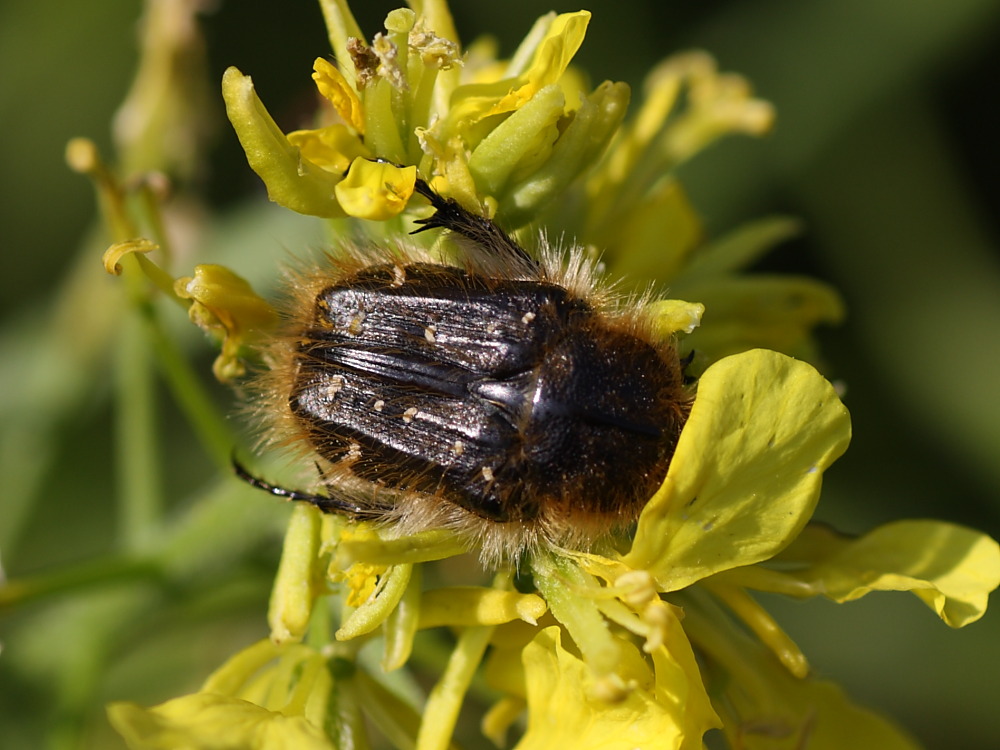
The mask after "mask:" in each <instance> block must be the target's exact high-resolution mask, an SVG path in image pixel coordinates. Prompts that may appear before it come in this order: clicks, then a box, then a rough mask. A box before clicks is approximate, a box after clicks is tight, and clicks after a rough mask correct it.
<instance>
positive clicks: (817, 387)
mask: <svg viewBox="0 0 1000 750" xmlns="http://www.w3.org/2000/svg"><path fill="white" fill-rule="evenodd" d="M850 432H851V423H850V417H849V416H848V413H847V409H846V408H844V405H843V404H842V403H840V399H838V398H837V395H836V393H835V392H834V390H833V386H831V385H830V383H828V382H827V381H826V380H825V379H824V378H823V377H822V376H821V375H820V374H819V373H818V372H816V370H815V369H813V368H812V367H811V366H809V365H807V364H805V363H804V362H798V361H796V360H793V359H790V358H789V357H785V356H783V355H781V354H778V353H776V352H772V351H765V350H755V351H752V352H747V353H745V354H740V355H736V356H734V357H728V358H726V359H724V360H722V361H720V362H717V363H716V364H714V365H713V366H712V367H710V368H709V369H708V371H707V372H706V373H705V374H704V375H703V376H702V378H701V381H700V383H699V386H698V395H697V398H696V399H695V402H694V406H693V408H692V410H691V416H690V418H689V419H688V422H687V424H686V425H685V427H684V430H683V432H682V433H681V437H680V440H679V441H678V444H677V450H676V452H675V453H674V457H673V461H672V462H671V464H670V469H669V471H668V473H667V479H666V481H665V482H664V484H663V486H662V487H661V489H660V490H659V492H657V493H656V495H654V496H653V498H652V499H651V500H650V502H649V503H648V504H647V505H646V507H645V508H644V509H643V512H642V515H641V516H640V518H639V523H638V527H637V529H636V535H635V541H634V542H633V545H632V549H631V551H630V552H629V553H628V554H627V555H626V556H625V558H624V563H625V564H626V565H628V566H629V567H631V568H633V569H636V570H648V571H649V572H650V573H652V574H653V576H654V577H655V578H656V579H657V583H658V584H659V585H660V587H661V590H664V591H673V590H677V589H681V588H683V587H685V586H688V585H690V584H691V583H693V582H695V581H697V580H699V579H701V578H704V577H706V576H708V575H711V574H713V573H716V572H718V571H721V570H727V569H729V568H734V567H737V566H741V565H750V564H752V563H754V562H759V561H761V560H765V559H768V558H770V557H772V556H773V555H774V554H776V553H777V552H778V551H780V550H781V549H782V548H784V547H785V546H786V545H787V544H788V543H789V542H790V541H791V540H792V539H793V538H794V537H795V536H796V535H797V534H798V532H799V531H800V530H801V529H802V527H803V526H804V525H805V523H806V522H807V521H808V520H809V517H810V516H811V515H812V512H813V509H814V507H815V505H816V501H817V499H818V497H819V491H820V485H821V483H822V476H823V471H824V469H826V467H827V466H829V465H830V464H831V463H832V462H833V461H834V460H836V459H837V457H839V456H840V455H841V454H842V453H843V452H844V451H845V450H846V448H847V444H848V442H849V441H850Z"/></svg>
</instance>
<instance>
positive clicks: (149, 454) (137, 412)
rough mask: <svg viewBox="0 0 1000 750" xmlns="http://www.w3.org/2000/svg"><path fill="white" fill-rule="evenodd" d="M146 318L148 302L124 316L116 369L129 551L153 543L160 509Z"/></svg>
mask: <svg viewBox="0 0 1000 750" xmlns="http://www.w3.org/2000/svg"><path fill="white" fill-rule="evenodd" d="M125 260H128V259H125ZM129 271H131V273H129V275H130V276H132V277H133V278H134V277H136V276H138V275H139V274H138V268H133V269H129ZM130 291H131V290H130ZM130 296H133V301H134V295H130ZM151 314H152V311H151V310H150V308H149V304H148V302H143V303H139V304H135V305H133V307H132V309H131V310H129V311H128V312H127V313H126V314H125V317H124V320H123V323H122V327H121V333H120V335H121V342H120V346H119V347H118V352H117V354H118V357H117V361H116V363H115V368H116V371H117V379H116V380H117V383H116V385H117V388H116V394H115V395H116V407H117V411H116V417H115V422H116V431H115V432H116V443H117V445H116V453H117V457H116V463H117V470H118V497H119V512H120V524H121V538H122V540H123V543H124V547H125V549H126V550H133V551H135V550H141V549H143V547H144V546H145V545H146V544H147V543H148V542H151V541H152V540H153V538H154V536H155V533H156V530H157V528H158V527H159V524H160V520H161V519H160V514H161V508H162V498H161V490H160V465H159V462H158V461H157V455H158V452H157V442H158V441H157V439H156V427H155V425H156V406H155V402H156V394H155V383H154V380H153V371H152V366H151V359H152V357H151V347H150V343H149V340H148V338H147V336H146V325H145V321H144V319H145V318H146V317H147V316H149V315H151Z"/></svg>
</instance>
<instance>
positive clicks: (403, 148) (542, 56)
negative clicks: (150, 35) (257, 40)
mask: <svg viewBox="0 0 1000 750" xmlns="http://www.w3.org/2000/svg"><path fill="white" fill-rule="evenodd" d="M333 5H335V6H336V8H337V10H336V12H331V11H329V10H328V12H327V22H328V25H329V27H330V36H331V39H333V40H334V52H335V54H336V57H337V62H338V64H339V69H338V68H337V67H334V66H333V65H332V64H330V63H329V62H327V61H326V60H323V59H317V60H316V63H315V65H314V73H313V79H314V80H315V82H316V85H317V88H318V90H319V93H320V94H321V95H322V97H323V98H324V99H325V100H326V101H327V102H328V103H329V104H330V110H331V111H330V117H329V120H330V121H329V122H327V123H324V124H323V125H322V126H321V127H319V128H316V129H313V130H304V131H297V132H294V133H289V134H288V135H287V136H286V135H285V134H283V133H281V132H280V131H279V130H278V128H277V126H276V125H275V124H274V121H273V120H272V119H271V117H270V115H268V113H267V111H266V109H265V108H264V105H263V104H262V103H261V101H260V100H259V99H258V98H257V95H256V94H255V92H254V89H253V85H252V83H251V81H250V79H249V78H248V77H247V76H245V75H243V74H242V73H240V72H239V71H237V70H236V69H235V68H230V69H229V70H228V71H227V72H226V75H225V76H224V78H223V96H224V97H225V100H226V109H227V112H228V114H229V119H230V121H231V122H232V124H233V127H234V128H235V129H236V132H237V134H238V136H239V138H240V142H241V143H242V145H243V148H244V150H245V151H246V154H247V158H248V160H249V162H250V166H251V167H253V169H254V170H255V171H256V172H257V174H258V175H260V177H261V179H262V180H263V181H264V183H265V185H266V186H267V189H268V194H269V195H270V197H271V199H272V200H274V201H276V202H277V203H280V204H281V205H283V206H286V207H288V208H291V209H293V210H295V211H299V212H301V213H306V214H312V215H315V216H323V217H328V218H335V217H343V216H354V217H359V218H377V219H385V218H388V217H390V216H394V215H396V214H399V213H400V212H401V211H403V209H404V208H405V207H406V199H407V198H408V197H409V195H410V192H412V181H410V184H409V190H407V189H405V187H404V186H402V185H401V184H400V182H399V181H397V180H395V179H390V180H388V181H387V180H383V179H382V178H383V176H384V175H383V174H380V173H376V171H374V170H371V169H370V168H369V169H366V170H365V171H364V172H361V171H360V170H359V171H358V172H355V169H357V166H355V167H351V165H352V164H353V165H358V164H359V159H365V158H368V159H370V158H380V159H384V160H386V161H388V162H390V163H393V164H400V165H412V166H416V167H418V169H419V171H420V173H421V175H423V176H424V177H425V179H428V180H430V181H431V182H432V184H433V186H434V188H435V189H436V190H437V191H438V192H440V193H442V194H444V195H446V196H449V197H453V198H455V199H456V200H458V201H459V202H460V203H461V204H462V205H463V206H465V207H466V208H468V209H470V210H472V211H475V212H477V213H480V214H483V215H492V214H493V213H495V212H496V211H497V210H499V211H500V213H501V214H502V216H503V219H504V223H505V226H507V227H508V228H515V227H518V226H521V225H523V224H525V223H527V222H528V221H530V220H531V219H532V218H533V217H534V216H535V215H536V214H537V213H538V211H539V210H540V209H541V208H542V207H544V206H545V205H546V204H548V203H549V202H551V201H552V200H553V199H554V198H555V197H556V196H557V195H559V194H560V193H561V192H562V191H563V190H564V189H565V188H566V186H567V185H569V184H570V182H572V181H573V180H574V179H575V178H576V177H577V176H578V175H580V174H581V172H582V171H583V170H584V168H586V167H587V166H589V165H590V164H591V163H592V162H593V161H595V160H596V159H597V157H598V156H600V154H601V153H602V152H603V150H604V148H605V146H606V145H607V143H608V141H609V140H610V139H611V137H612V136H613V134H614V133H615V130H616V129H617V127H618V125H619V124H620V122H621V120H622V118H623V117H624V114H625V107H626V105H627V103H628V87H627V86H625V85H624V84H621V83H605V84H602V85H601V86H598V87H597V88H596V89H595V90H593V91H590V92H588V91H585V90H582V89H581V88H580V85H579V78H578V77H577V76H575V75H573V74H572V72H571V71H570V69H569V65H570V61H571V60H572V58H573V55H574V54H575V53H576V51H577V49H578V48H579V47H580V44H581V43H582V41H583V37H584V34H585V32H586V29H587V24H588V23H589V21H590V13H588V12H587V11H579V12H577V13H567V14H563V15H558V16H557V15H556V14H554V13H550V14H549V15H547V16H544V17H543V18H541V19H539V21H538V23H537V24H536V26H535V28H534V29H533V30H532V33H531V34H529V36H528V37H527V38H526V39H525V42H524V43H523V44H522V46H521V47H520V48H519V49H518V51H517V52H516V53H515V55H514V57H513V58H512V59H511V60H510V61H509V62H506V63H502V62H500V61H496V62H495V64H491V65H478V66H476V67H475V68H474V69H470V70H469V71H468V74H467V75H463V73H464V72H465V71H464V69H463V55H462V51H461V47H460V45H459V42H458V39H457V38H456V37H455V35H454V29H453V27H452V23H451V17H450V14H449V12H448V10H447V7H446V6H445V5H444V4H443V3H427V4H426V5H425V6H424V7H423V12H422V13H421V12H419V11H418V12H414V11H412V10H406V9H400V10H396V11H393V12H392V13H390V14H389V16H388V17H387V18H386V24H385V27H386V32H385V33H384V34H377V35H376V36H375V38H374V39H373V40H372V41H371V43H370V44H366V43H365V42H364V41H362V40H361V39H360V33H359V32H358V31H357V25H356V23H355V22H354V19H353V17H352V16H351V14H350V10H349V9H348V8H347V7H346V4H342V3H335V4H333ZM417 7H418V8H420V7H421V6H420V5H418V6H417ZM349 167H350V168H351V173H352V174H350V175H349V176H348V177H347V178H346V179H348V180H349V181H350V188H351V189H350V191H347V190H346V189H345V188H344V187H341V186H342V185H343V182H342V181H344V180H345V172H347V170H348V168H349ZM384 170H385V168H383V172H384ZM338 188H340V189H338ZM357 190H363V191H364V193H365V197H364V199H363V200H362V201H360V203H359V202H358V201H356V200H354V199H353V197H352V196H353V195H355V194H356V192H355V191H357ZM498 207H499V209H498Z"/></svg>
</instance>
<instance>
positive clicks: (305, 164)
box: [222, 68, 344, 218]
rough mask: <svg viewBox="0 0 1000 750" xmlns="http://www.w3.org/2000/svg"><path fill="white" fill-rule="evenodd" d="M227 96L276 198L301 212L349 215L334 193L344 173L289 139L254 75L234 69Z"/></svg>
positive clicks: (253, 163) (250, 156)
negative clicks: (265, 102) (306, 153)
mask: <svg viewBox="0 0 1000 750" xmlns="http://www.w3.org/2000/svg"><path fill="white" fill-rule="evenodd" d="M222 96H223V98H224V99H225V101H226V114H227V115H228V116H229V121H230V122H231V123H232V124H233V129H234V130H236V135H237V136H238V137H239V139H240V144H241V145H242V146H243V150H244V151H245V152H246V155H247V161H248V162H249V163H250V167H251V168H252V169H253V171H254V172H256V173H257V175H258V176H259V177H260V178H261V179H262V180H263V181H264V185H265V186H266V187H267V194H268V197H269V198H270V199H271V200H272V201H274V202H275V203H278V204H280V205H282V206H284V207H285V208H290V209H292V210H293V211H298V212H299V213H301V214H309V215H311V216H322V217H327V218H334V217H342V216H344V211H343V210H342V209H341V208H340V206H339V204H338V203H337V200H336V198H335V197H334V187H335V186H336V185H337V183H339V182H340V180H341V177H340V175H336V174H333V173H331V172H328V171H327V170H325V169H323V168H322V167H320V166H318V165H316V164H313V163H312V162H310V161H309V160H307V159H305V158H303V157H302V154H301V153H300V152H299V150H298V149H297V148H296V147H295V146H294V145H292V144H291V143H289V141H288V138H286V137H285V134H284V133H282V132H281V130H280V129H279V128H278V126H277V125H276V124H275V122H274V120H272V119H271V116H270V115H269V114H268V112H267V110H266V109H265V108H264V105H263V103H262V102H261V101H260V99H258V98H257V94H256V93H255V92H254V88H253V81H251V80H250V77H249V76H245V75H243V74H242V73H240V71H238V70H237V69H236V68H229V69H228V70H227V71H226V73H225V75H223V77H222Z"/></svg>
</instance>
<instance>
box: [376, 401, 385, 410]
mask: <svg viewBox="0 0 1000 750" xmlns="http://www.w3.org/2000/svg"><path fill="white" fill-rule="evenodd" d="M383 406H385V401H383V400H382V399H379V400H378V401H376V402H375V411H382V407H383Z"/></svg>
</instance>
